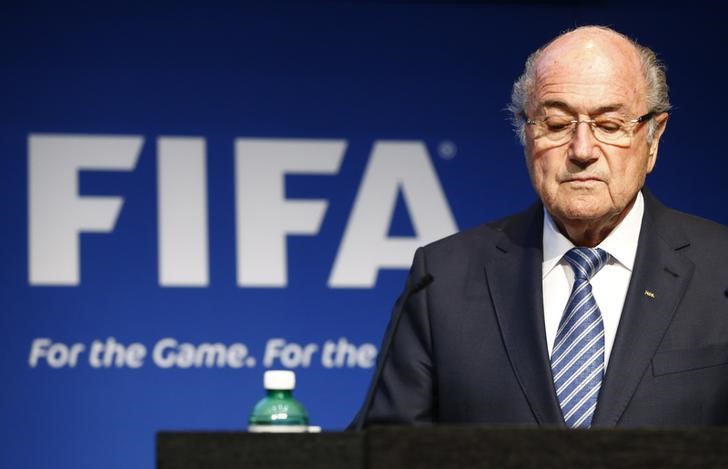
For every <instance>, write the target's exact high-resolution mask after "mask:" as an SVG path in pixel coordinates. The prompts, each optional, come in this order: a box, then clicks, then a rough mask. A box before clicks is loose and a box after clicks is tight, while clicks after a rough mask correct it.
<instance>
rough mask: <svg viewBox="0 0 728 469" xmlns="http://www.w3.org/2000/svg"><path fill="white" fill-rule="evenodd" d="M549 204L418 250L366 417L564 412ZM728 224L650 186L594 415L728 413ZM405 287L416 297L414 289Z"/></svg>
mask: <svg viewBox="0 0 728 469" xmlns="http://www.w3.org/2000/svg"><path fill="white" fill-rule="evenodd" d="M542 229H543V208H542V205H541V204H535V205H534V206H532V207H531V208H529V209H528V210H526V211H525V212H522V213H520V214H517V215H515V216H512V217H508V218H505V219H503V220H500V221H498V222H495V223H492V224H488V225H482V226H479V227H477V228H474V229H471V230H467V231H463V232H461V233H458V234H456V235H453V236H450V237H448V238H445V239H443V240H440V241H437V242H435V243H433V244H430V245H428V246H426V247H424V248H420V249H419V250H418V251H417V253H416V254H415V259H414V263H413V265H412V269H411V271H410V276H409V278H408V285H412V284H414V283H416V282H417V281H418V280H419V279H421V278H422V277H423V276H424V275H425V274H426V273H430V274H431V275H432V276H433V277H434V280H433V282H432V283H431V284H430V285H429V286H428V287H427V288H426V289H424V290H422V291H420V292H418V293H416V294H414V295H412V296H411V297H410V299H409V301H407V304H406V305H405V310H404V314H403V316H402V319H401V323H400V327H399V329H398V333H397V334H396V336H395V339H394V342H393V346H392V349H391V355H390V356H389V358H388V359H387V361H386V365H385V367H384V370H383V375H382V381H381V383H380V385H379V386H378V388H377V392H376V394H375V399H374V402H373V405H372V408H371V411H370V413H369V417H368V418H367V421H366V424H367V425H369V424H372V423H384V422H387V423H393V422H398V423H430V422H435V423H483V424H525V425H551V426H563V425H564V421H563V417H562V415H561V410H560V408H559V404H558V401H557V398H556V394H555V391H554V386H553V382H552V376H551V368H550V363H549V356H548V352H547V348H546V334H545V332H544V320H543V301H542V293H541V290H542V283H541V277H542V274H541V263H542V260H543V253H542ZM726 289H728V229H726V227H723V226H721V225H718V224H715V223H713V222H710V221H707V220H703V219H700V218H697V217H694V216H691V215H687V214H684V213H680V212H677V211H674V210H671V209H668V208H666V207H665V206H663V205H662V204H660V203H659V202H658V201H657V200H656V199H655V198H654V197H653V196H652V195H650V194H649V193H648V192H647V191H645V215H644V218H643V222H642V230H641V233H640V239H639V247H638V250H637V258H636V260H635V267H634V270H633V274H632V279H631V281H630V286H629V290H628V293H627V297H626V300H625V305H624V309H623V311H622V316H621V320H620V323H619V328H618V331H617V335H616V338H615V342H614V346H613V349H612V353H611V356H610V360H609V364H608V367H607V372H606V376H605V379H604V382H603V385H602V389H601V393H600V396H599V402H598V406H597V409H596V413H595V416H594V419H593V423H592V426H594V427H612V426H618V425H619V426H653V425H659V426H693V425H726V424H728V297H727V295H728V292H727V291H726ZM400 301H402V298H400Z"/></svg>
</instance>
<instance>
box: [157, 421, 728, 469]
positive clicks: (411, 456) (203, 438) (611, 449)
mask: <svg viewBox="0 0 728 469" xmlns="http://www.w3.org/2000/svg"><path fill="white" fill-rule="evenodd" d="M156 445H157V468H158V469H202V468H205V469H233V468H265V469H267V468H276V469H285V468H332V469H350V468H351V469H395V468H408V469H418V468H421V469H429V468H458V469H460V468H471V467H477V468H498V469H503V468H534V469H536V468H538V469H552V468H553V469H557V468H558V469H565V468H572V467H573V468H589V469H607V468H615V469H617V468H619V469H625V468H635V469H637V468H639V469H645V468H675V469H677V468H680V469H683V468H728V428H726V429H723V428H711V429H695V430H692V429H691V430H657V429H635V430H631V429H630V430H599V429H595V430H588V431H569V430H563V429H531V428H529V429H525V428H491V427H468V426H462V427H454V426H435V427H418V428H413V427H378V428H371V429H368V430H366V431H364V432H359V433H357V432H341V433H318V434H315V433H314V434H255V433H244V432H208V433H200V432H160V433H158V434H157V442H156Z"/></svg>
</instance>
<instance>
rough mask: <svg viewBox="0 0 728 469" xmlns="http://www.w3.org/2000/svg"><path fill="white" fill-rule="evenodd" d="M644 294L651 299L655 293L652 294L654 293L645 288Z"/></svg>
mask: <svg viewBox="0 0 728 469" xmlns="http://www.w3.org/2000/svg"><path fill="white" fill-rule="evenodd" d="M645 296H649V297H650V298H652V299H653V300H654V299H655V294H654V293H652V292H651V291H649V290H645Z"/></svg>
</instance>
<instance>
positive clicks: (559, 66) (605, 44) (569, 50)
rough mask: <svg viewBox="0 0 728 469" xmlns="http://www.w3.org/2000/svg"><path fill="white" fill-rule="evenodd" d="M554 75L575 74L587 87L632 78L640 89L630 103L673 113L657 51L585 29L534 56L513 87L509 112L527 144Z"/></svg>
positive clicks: (632, 92)
mask: <svg viewBox="0 0 728 469" xmlns="http://www.w3.org/2000/svg"><path fill="white" fill-rule="evenodd" d="M554 70H559V71H566V72H567V73H571V74H572V76H574V77H580V78H581V79H582V80H583V81H584V82H585V83H588V82H589V81H590V77H594V78H599V77H604V76H606V74H609V73H620V74H627V75H629V76H630V77H631V78H632V81H633V82H634V87H630V88H629V89H625V92H627V93H629V94H630V96H629V97H628V99H629V100H630V102H633V103H634V105H635V106H636V107H642V106H641V104H642V102H643V103H644V107H645V108H646V109H648V110H649V111H654V112H655V113H661V112H664V111H668V110H669V109H670V102H669V98H668V88H667V82H666V79H665V72H664V66H663V64H662V63H660V62H659V61H658V59H657V57H656V55H655V53H654V52H653V51H652V50H650V49H648V48H647V47H644V46H641V45H640V44H638V43H636V42H635V41H633V40H632V39H630V38H628V37H627V36H625V35H623V34H621V33H618V32H617V31H614V30H613V29H611V28H607V27H604V26H583V27H580V28H577V29H574V30H572V31H569V32H566V33H564V34H562V35H560V36H558V37H556V38H555V39H553V40H552V41H551V42H549V43H548V44H546V45H545V46H543V47H542V48H540V49H538V50H537V51H536V52H534V53H533V54H531V56H530V57H529V58H528V60H527V61H526V65H525V70H524V72H523V74H522V75H521V77H520V78H519V79H518V80H517V81H516V82H515V83H514V84H513V92H512V95H511V103H510V105H509V106H508V109H509V110H510V111H511V113H512V120H513V123H514V127H515V130H516V133H517V134H518V136H519V138H520V139H521V142H522V143H523V142H524V125H525V120H526V116H528V115H529V111H531V110H532V109H533V107H534V105H535V104H536V103H534V101H533V98H534V94H535V92H536V88H537V86H538V84H539V83H542V82H543V78H546V77H548V76H549V73H551V72H552V71H554ZM587 91H588V90H585V92H587ZM654 131H655V125H654V123H653V122H650V123H649V130H648V134H649V138H650V139H651V138H652V135H653V134H654Z"/></svg>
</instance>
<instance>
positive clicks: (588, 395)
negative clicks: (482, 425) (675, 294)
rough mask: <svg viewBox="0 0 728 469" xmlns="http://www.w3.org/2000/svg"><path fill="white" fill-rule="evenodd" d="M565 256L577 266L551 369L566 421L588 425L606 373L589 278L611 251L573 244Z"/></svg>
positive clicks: (601, 334)
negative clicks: (577, 246) (575, 246)
mask: <svg viewBox="0 0 728 469" xmlns="http://www.w3.org/2000/svg"><path fill="white" fill-rule="evenodd" d="M564 258H565V259H566V260H567V261H568V262H569V264H571V267H572V269H574V277H575V278H574V287H573V288H572V289H571V295H570V296H569V302H568V303H567V304H566V309H565V310H564V315H563V316H562V317H561V322H560V323H559V329H558V331H557V332H556V341H555V342H554V348H553V351H552V352H551V370H552V372H553V377H554V386H555V388H556V396H557V397H558V398H559V404H560V405H561V413H562V414H563V416H564V421H565V422H566V425H567V426H568V427H570V428H589V427H590V426H591V421H592V416H593V415H594V410H595V409H596V407H597V399H598V397H599V389H600V388H601V386H602V377H603V375H604V323H603V322H602V313H601V311H599V307H598V306H597V302H596V301H595V300H594V295H592V288H591V284H590V283H589V279H591V278H592V277H593V276H594V275H595V274H596V273H597V272H599V269H601V268H602V267H604V265H605V264H606V263H607V261H608V260H609V254H607V253H606V252H605V251H603V250H601V249H599V248H573V249H571V250H570V251H569V252H567V253H566V254H565V255H564Z"/></svg>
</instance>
